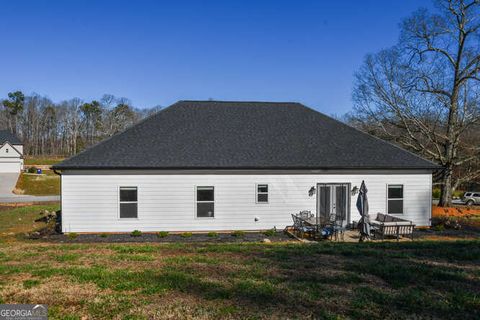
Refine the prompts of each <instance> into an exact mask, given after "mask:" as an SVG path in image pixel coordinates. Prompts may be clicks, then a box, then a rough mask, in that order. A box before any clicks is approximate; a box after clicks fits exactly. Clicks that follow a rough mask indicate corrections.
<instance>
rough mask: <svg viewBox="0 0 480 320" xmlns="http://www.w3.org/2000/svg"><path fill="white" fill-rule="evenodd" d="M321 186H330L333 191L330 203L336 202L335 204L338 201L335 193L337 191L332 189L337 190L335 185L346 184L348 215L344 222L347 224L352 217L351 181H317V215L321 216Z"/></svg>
mask: <svg viewBox="0 0 480 320" xmlns="http://www.w3.org/2000/svg"><path fill="white" fill-rule="evenodd" d="M320 186H328V187H330V188H331V189H330V190H331V191H330V199H331V200H330V204H332V203H333V204H334V206H335V203H336V197H335V193H336V191H333V192H332V190H336V189H335V187H337V186H346V188H347V192H346V193H345V197H346V199H345V201H346V204H345V205H346V213H345V215H346V217H345V221H344V223H345V224H348V223H350V219H351V215H350V208H351V197H350V190H351V183H350V182H319V183H317V191H316V197H317V199H316V206H317V217H319V216H320ZM332 199H334V201H332Z"/></svg>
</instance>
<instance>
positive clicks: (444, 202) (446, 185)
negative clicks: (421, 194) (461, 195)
mask: <svg viewBox="0 0 480 320" xmlns="http://www.w3.org/2000/svg"><path fill="white" fill-rule="evenodd" d="M452 171H453V168H452V166H451V165H449V166H447V167H446V168H445V171H444V172H443V175H442V186H441V188H440V202H439V203H438V206H439V207H450V206H451V205H452Z"/></svg>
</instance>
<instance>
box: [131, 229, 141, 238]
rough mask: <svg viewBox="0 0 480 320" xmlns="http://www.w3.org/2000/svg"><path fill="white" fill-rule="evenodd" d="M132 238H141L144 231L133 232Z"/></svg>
mask: <svg viewBox="0 0 480 320" xmlns="http://www.w3.org/2000/svg"><path fill="white" fill-rule="evenodd" d="M130 235H131V236H132V237H140V236H141V235H142V231H140V230H133V231H132V233H130Z"/></svg>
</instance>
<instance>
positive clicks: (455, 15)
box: [353, 0, 480, 206]
mask: <svg viewBox="0 0 480 320" xmlns="http://www.w3.org/2000/svg"><path fill="white" fill-rule="evenodd" d="M437 8H438V10H437V11H438V12H437V13H434V14H431V13H429V12H428V11H427V10H419V11H417V12H415V13H414V14H413V15H412V16H411V17H409V18H407V19H405V20H404V22H403V23H402V25H401V36H400V40H399V43H398V44H397V45H396V46H394V47H392V48H390V49H386V50H382V51H380V52H379V53H376V54H371V55H368V56H367V57H366V59H365V62H364V65H363V66H362V68H361V69H360V70H359V72H358V73H357V74H356V75H355V86H354V92H353V100H354V103H355V107H354V112H353V119H354V121H355V123H357V125H359V126H360V127H361V128H363V129H364V130H368V131H370V132H371V133H373V134H376V135H378V136H380V137H382V138H385V139H388V140H391V141H394V142H396V143H398V144H400V145H402V146H404V147H406V148H408V149H410V150H412V151H414V152H416V153H418V154H421V155H423V156H425V157H427V158H429V159H431V160H433V161H435V162H437V163H439V164H441V165H442V166H443V167H444V170H443V171H442V172H441V173H440V176H439V180H440V182H441V199H440V206H447V205H450V204H451V200H452V189H454V188H455V187H456V186H458V185H459V184H460V183H462V182H464V181H465V180H467V179H473V178H476V177H478V176H480V168H478V166H476V165H475V163H477V164H478V158H479V156H480V141H479V139H478V138H477V139H474V140H473V142H472V140H471V139H466V137H468V136H469V135H470V136H471V134H472V132H477V133H478V126H479V124H480V112H479V110H480V107H479V106H480V32H479V28H480V12H479V10H480V1H479V0H471V1H464V0H442V1H439V2H438V5H437ZM467 140H470V141H467ZM459 168H461V170H458V169H459ZM467 168H468V169H467ZM454 172H455V173H456V174H454Z"/></svg>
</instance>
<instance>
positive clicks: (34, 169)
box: [27, 167, 37, 173]
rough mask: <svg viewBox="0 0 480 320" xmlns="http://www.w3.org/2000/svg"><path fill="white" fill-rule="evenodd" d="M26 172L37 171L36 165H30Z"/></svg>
mask: <svg viewBox="0 0 480 320" xmlns="http://www.w3.org/2000/svg"><path fill="white" fill-rule="evenodd" d="M27 172H28V173H37V167H30V168H28V169H27Z"/></svg>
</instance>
